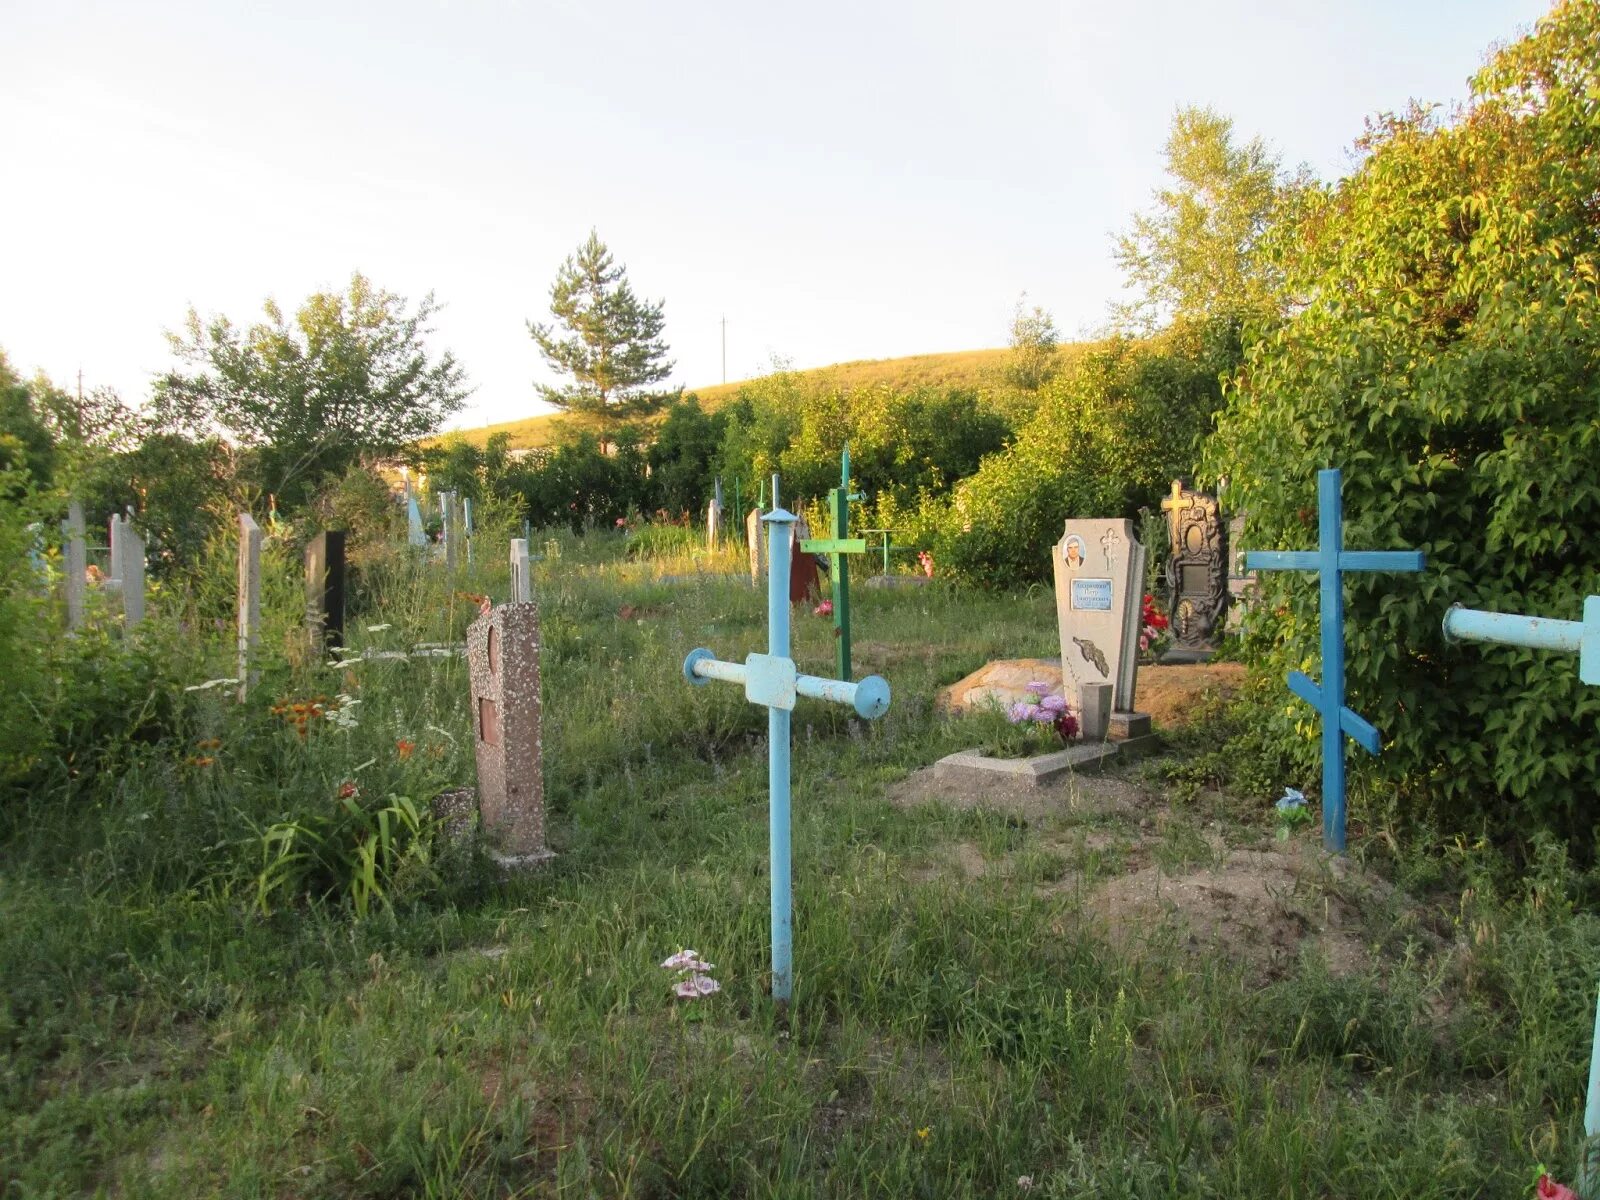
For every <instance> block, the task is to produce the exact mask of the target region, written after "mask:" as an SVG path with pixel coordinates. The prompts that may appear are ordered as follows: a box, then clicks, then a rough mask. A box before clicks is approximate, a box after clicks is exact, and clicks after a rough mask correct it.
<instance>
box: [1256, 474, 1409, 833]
mask: <svg viewBox="0 0 1600 1200" xmlns="http://www.w3.org/2000/svg"><path fill="white" fill-rule="evenodd" d="M1423 561H1424V560H1423V554H1422V551H1420V550H1346V549H1345V548H1344V499H1343V496H1342V484H1341V481H1340V475H1339V469H1338V468H1337V467H1335V468H1332V469H1331V470H1326V471H1318V472H1317V548H1316V549H1315V550H1252V551H1250V552H1249V553H1247V554H1246V555H1245V556H1244V565H1245V569H1246V570H1251V571H1316V572H1317V573H1318V576H1319V583H1320V584H1321V587H1322V618H1321V624H1322V684H1321V686H1320V687H1319V686H1318V685H1317V684H1316V683H1315V682H1313V681H1312V679H1311V677H1310V676H1308V675H1306V674H1305V673H1304V672H1301V671H1290V672H1289V690H1290V691H1291V692H1293V693H1294V694H1295V695H1296V696H1299V697H1300V699H1302V700H1304V701H1305V702H1306V703H1307V704H1309V705H1311V707H1312V708H1314V709H1316V710H1317V711H1318V712H1320V713H1321V714H1322V844H1323V846H1324V848H1326V849H1328V850H1331V851H1334V852H1335V853H1342V852H1343V850H1344V826H1345V805H1344V735H1346V734H1348V735H1349V736H1350V737H1351V738H1353V739H1354V740H1355V742H1356V743H1357V744H1358V745H1359V746H1360V747H1361V748H1362V749H1363V750H1365V751H1366V752H1367V753H1368V754H1374V755H1375V754H1377V753H1378V752H1379V750H1380V748H1381V746H1380V740H1379V733H1378V731H1377V729H1376V728H1375V727H1374V726H1373V725H1371V724H1370V723H1369V722H1368V721H1366V720H1365V719H1364V718H1362V717H1360V716H1358V715H1357V714H1356V713H1353V712H1351V711H1350V710H1349V709H1348V708H1346V707H1345V706H1344V572H1346V571H1420V570H1422V566H1423Z"/></svg>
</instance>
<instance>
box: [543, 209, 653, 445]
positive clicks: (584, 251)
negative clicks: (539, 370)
mask: <svg viewBox="0 0 1600 1200" xmlns="http://www.w3.org/2000/svg"><path fill="white" fill-rule="evenodd" d="M663 306H664V302H663V301H660V300H658V301H656V302H655V303H654V304H651V303H648V302H646V301H642V300H640V299H639V298H638V297H637V296H635V295H634V293H633V285H632V284H630V283H629V282H628V269H627V268H626V267H622V266H618V265H617V263H616V260H615V259H613V258H612V256H611V251H610V250H609V249H607V248H606V245H605V243H604V242H602V241H601V240H600V238H599V235H598V234H596V233H595V231H594V230H592V229H591V230H590V231H589V237H588V240H587V241H585V242H584V243H583V244H582V245H581V246H579V247H578V248H577V250H576V251H574V252H573V253H572V254H570V255H568V256H567V259H566V261H565V262H563V263H562V264H561V269H560V270H559V271H558V272H557V273H556V279H555V282H554V283H553V284H551V285H550V313H551V315H552V316H553V317H555V321H554V322H553V323H551V324H539V323H538V322H535V321H529V322H528V332H529V333H530V334H532V336H533V340H534V341H535V342H536V343H538V346H539V351H540V353H541V354H543V355H544V359H545V361H546V362H547V363H549V364H550V366H551V367H552V368H554V369H555V370H556V371H559V372H560V373H561V374H563V375H567V376H570V377H571V378H572V382H571V383H569V384H565V385H563V386H561V387H550V386H548V385H543V384H541V385H539V394H540V395H541V396H542V397H543V398H544V399H545V400H546V401H547V402H549V403H550V404H553V405H555V406H556V407H557V408H561V409H564V410H566V411H567V412H571V413H574V414H577V415H579V416H580V417H582V418H583V419H584V422H585V424H587V425H588V426H590V427H591V428H593V429H595V430H596V431H597V432H598V433H599V434H600V435H601V441H602V443H604V442H607V441H609V440H610V436H609V435H610V433H611V431H612V429H614V428H615V426H616V424H617V422H619V421H623V420H627V419H630V418H634V417H640V416H644V415H646V414H648V413H651V412H654V411H656V410H657V409H659V408H660V407H661V405H662V404H664V403H665V402H666V401H667V400H668V399H670V398H672V397H673V396H674V395H676V394H677V393H676V392H657V391H652V390H651V385H652V384H657V383H660V382H661V381H662V380H664V379H666V377H667V376H668V375H669V374H670V373H671V372H672V363H671V362H670V361H669V360H668V359H667V344H666V342H665V341H664V340H663V339H662V336H661V334H662V330H663V329H664V328H665V325H666V318H665V317H664V316H663V315H662V308H663Z"/></svg>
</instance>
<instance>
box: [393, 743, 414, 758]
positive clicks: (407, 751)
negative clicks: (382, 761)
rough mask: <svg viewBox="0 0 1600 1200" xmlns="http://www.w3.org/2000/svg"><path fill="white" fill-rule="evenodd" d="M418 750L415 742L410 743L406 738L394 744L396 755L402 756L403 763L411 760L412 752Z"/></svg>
mask: <svg viewBox="0 0 1600 1200" xmlns="http://www.w3.org/2000/svg"><path fill="white" fill-rule="evenodd" d="M416 748H417V744H416V743H415V742H408V741H406V739H405V738H400V739H399V740H398V741H396V742H395V744H394V750H395V753H396V754H398V755H399V756H400V761H401V762H405V760H406V759H408V758H410V757H411V752H412V751H413V750H415V749H416Z"/></svg>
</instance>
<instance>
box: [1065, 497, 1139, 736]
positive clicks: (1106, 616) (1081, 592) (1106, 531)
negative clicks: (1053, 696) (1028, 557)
mask: <svg viewBox="0 0 1600 1200" xmlns="http://www.w3.org/2000/svg"><path fill="white" fill-rule="evenodd" d="M1144 557H1145V550H1144V547H1143V546H1141V545H1140V544H1139V543H1138V541H1137V540H1136V539H1135V538H1134V536H1133V522H1132V521H1111V520H1095V521H1068V522H1067V523H1066V526H1065V528H1064V530H1063V531H1062V535H1061V540H1060V541H1059V542H1057V543H1056V545H1055V546H1054V547H1053V549H1052V551H1051V559H1052V561H1053V563H1054V567H1055V585H1056V626H1057V629H1058V631H1059V633H1060V638H1061V669H1062V681H1061V682H1062V689H1063V694H1064V695H1067V696H1071V695H1073V694H1075V692H1076V691H1077V689H1079V688H1081V687H1083V686H1084V685H1085V684H1097V683H1108V684H1110V685H1112V688H1113V692H1112V708H1113V709H1115V710H1117V711H1120V712H1131V711H1132V710H1133V704H1134V694H1135V687H1136V684H1137V680H1138V669H1139V616H1140V602H1141V600H1142V598H1143V583H1144Z"/></svg>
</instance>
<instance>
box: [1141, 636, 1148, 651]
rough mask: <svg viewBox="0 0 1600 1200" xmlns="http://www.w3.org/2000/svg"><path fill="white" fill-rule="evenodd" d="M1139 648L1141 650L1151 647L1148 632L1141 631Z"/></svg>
mask: <svg viewBox="0 0 1600 1200" xmlns="http://www.w3.org/2000/svg"><path fill="white" fill-rule="evenodd" d="M1139 649H1141V650H1148V649H1150V635H1149V634H1148V633H1141V634H1140V635H1139Z"/></svg>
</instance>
